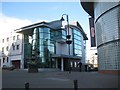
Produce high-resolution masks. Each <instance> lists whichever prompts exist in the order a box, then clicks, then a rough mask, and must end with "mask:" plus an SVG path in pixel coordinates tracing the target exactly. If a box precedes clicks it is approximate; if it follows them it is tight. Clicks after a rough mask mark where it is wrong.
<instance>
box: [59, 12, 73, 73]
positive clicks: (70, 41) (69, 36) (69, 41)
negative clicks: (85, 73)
mask: <svg viewBox="0 0 120 90" xmlns="http://www.w3.org/2000/svg"><path fill="white" fill-rule="evenodd" d="M64 15H65V16H66V19H67V30H68V33H67V35H66V38H67V40H66V44H68V53H69V58H68V68H69V73H71V66H70V44H71V43H72V40H70V38H71V35H70V32H69V18H68V15H67V14H63V15H62V18H61V21H64V18H63V16H64Z"/></svg>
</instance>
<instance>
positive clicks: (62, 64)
mask: <svg viewBox="0 0 120 90" xmlns="http://www.w3.org/2000/svg"><path fill="white" fill-rule="evenodd" d="M61 71H62V72H63V71H64V63H63V58H61Z"/></svg>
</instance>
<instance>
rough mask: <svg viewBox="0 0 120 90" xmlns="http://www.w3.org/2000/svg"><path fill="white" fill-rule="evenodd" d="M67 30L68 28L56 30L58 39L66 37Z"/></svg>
mask: <svg viewBox="0 0 120 90" xmlns="http://www.w3.org/2000/svg"><path fill="white" fill-rule="evenodd" d="M66 35H67V32H66V30H64V29H62V30H58V31H56V39H66Z"/></svg>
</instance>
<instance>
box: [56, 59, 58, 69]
mask: <svg viewBox="0 0 120 90" xmlns="http://www.w3.org/2000/svg"><path fill="white" fill-rule="evenodd" d="M56 68H58V61H57V59H56Z"/></svg>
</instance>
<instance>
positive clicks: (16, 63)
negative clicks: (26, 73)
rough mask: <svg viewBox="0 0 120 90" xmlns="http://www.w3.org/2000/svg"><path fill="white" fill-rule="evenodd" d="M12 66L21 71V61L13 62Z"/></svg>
mask: <svg viewBox="0 0 120 90" xmlns="http://www.w3.org/2000/svg"><path fill="white" fill-rule="evenodd" d="M12 65H14V66H15V68H16V69H19V68H20V60H14V61H12Z"/></svg>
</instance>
